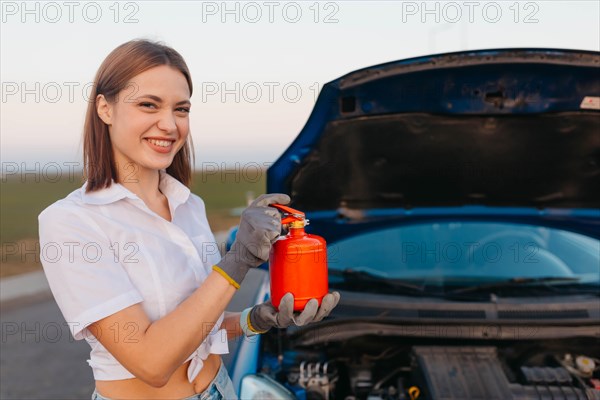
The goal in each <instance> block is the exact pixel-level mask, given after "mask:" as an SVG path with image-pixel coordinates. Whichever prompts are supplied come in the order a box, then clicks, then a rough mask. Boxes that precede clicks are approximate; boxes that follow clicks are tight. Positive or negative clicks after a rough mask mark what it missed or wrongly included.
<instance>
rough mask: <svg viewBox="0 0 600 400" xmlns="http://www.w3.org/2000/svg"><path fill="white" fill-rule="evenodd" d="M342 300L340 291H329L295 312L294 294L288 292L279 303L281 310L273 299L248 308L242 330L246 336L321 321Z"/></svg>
mask: <svg viewBox="0 0 600 400" xmlns="http://www.w3.org/2000/svg"><path fill="white" fill-rule="evenodd" d="M339 301H340V293H339V292H332V293H328V294H326V295H325V296H324V297H323V300H321V306H320V307H319V302H318V301H317V299H311V300H309V301H308V303H306V305H305V306H304V310H302V312H296V313H295V312H294V295H293V294H291V293H286V294H285V295H284V296H283V297H282V298H281V302H280V303H279V311H278V310H277V309H275V307H274V306H273V304H272V303H271V300H270V299H269V300H268V301H266V302H264V303H262V304H258V305H255V306H254V307H252V308H247V309H245V310H244V311H243V312H242V315H241V316H240V322H241V325H242V330H243V331H244V333H245V334H246V336H253V335H255V334H258V333H265V332H267V331H268V330H269V329H271V328H287V327H288V326H290V325H296V326H304V325H308V324H311V323H313V322H318V321H321V320H322V319H323V318H325V317H326V316H328V315H329V313H330V312H331V310H333V309H334V308H335V306H337V304H338V302H339Z"/></svg>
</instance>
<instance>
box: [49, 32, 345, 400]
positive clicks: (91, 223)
mask: <svg viewBox="0 0 600 400" xmlns="http://www.w3.org/2000/svg"><path fill="white" fill-rule="evenodd" d="M92 90H93V93H94V96H93V101H91V102H90V104H89V106H88V109H87V115H86V120H85V127H84V143H83V146H84V152H83V153H84V168H85V169H84V173H85V175H86V177H87V180H86V182H85V183H84V184H83V186H82V187H81V188H79V189H77V190H75V191H73V192H72V193H70V194H69V195H68V196H67V197H66V198H64V199H61V200H59V201H57V202H55V203H54V204H52V205H50V206H48V207H47V208H46V209H45V210H44V211H42V213H41V214H40V215H39V217H38V220H39V237H40V248H41V249H43V250H42V253H41V261H42V265H43V267H44V272H45V274H46V277H47V279H48V282H49V285H50V289H51V290H52V293H53V295H54V298H55V299H56V302H57V304H58V306H59V308H60V310H61V312H62V314H63V316H64V317H65V320H66V321H67V323H68V324H69V326H70V327H72V329H73V331H72V335H73V337H74V338H75V339H76V340H81V339H85V340H86V341H87V342H88V343H89V344H90V346H91V348H92V351H91V354H90V359H89V360H87V361H88V363H89V365H90V366H91V367H92V371H93V374H94V379H95V381H96V387H95V390H94V393H93V394H92V399H100V400H102V399H105V400H106V399H117V398H119V399H120V398H128V399H182V398H185V399H200V398H202V399H215V400H216V399H223V398H225V399H228V400H229V399H235V398H237V396H236V393H235V389H234V387H233V384H232V382H231V379H230V378H229V376H228V373H227V370H226V368H225V366H224V364H223V362H222V360H221V357H220V355H221V354H225V353H228V352H229V348H228V343H227V340H228V339H232V338H235V337H237V336H240V335H242V334H244V335H248V336H249V335H255V334H257V333H263V332H266V331H268V330H269V329H270V328H272V327H278V328H281V327H282V325H281V324H279V323H278V321H279V320H281V321H283V320H285V321H294V316H293V314H292V313H291V311H290V312H289V313H288V314H289V315H288V314H286V315H284V316H282V318H281V319H280V318H278V317H279V313H278V312H277V311H276V310H275V309H274V308H273V306H272V305H271V304H270V303H269V302H265V303H262V304H258V305H256V306H254V307H252V308H248V309H246V310H244V312H242V313H226V312H225V308H226V307H227V305H228V304H229V302H230V300H231V298H232V297H233V295H234V293H235V292H236V290H237V289H239V288H240V284H241V283H242V281H243V280H244V277H245V275H246V273H247V272H248V271H249V269H250V268H255V267H258V266H259V265H261V264H263V263H264V262H265V261H267V259H268V257H269V250H270V248H271V245H272V243H273V242H274V241H275V240H277V238H278V237H279V235H280V233H281V217H280V214H279V212H278V211H277V210H275V209H274V208H272V207H269V205H270V204H272V203H281V204H287V203H288V202H289V201H290V198H289V197H288V196H287V195H285V194H277V193H276V194H270V195H263V196H260V197H259V198H257V199H256V200H255V201H254V202H253V203H252V204H250V205H249V206H248V208H246V209H245V210H244V212H243V213H242V216H241V221H240V228H239V231H238V234H237V237H236V239H235V241H234V243H233V244H232V246H231V250H230V251H229V252H227V253H226V254H225V255H224V256H223V257H221V256H220V254H219V252H218V251H208V249H218V247H217V246H216V243H215V238H214V235H213V234H212V232H211V229H210V226H209V223H208V220H207V218H206V209H205V205H204V201H203V200H202V199H201V198H200V197H199V196H197V195H195V194H194V193H191V191H190V189H189V187H190V181H191V176H192V169H191V165H193V164H192V162H191V160H190V156H191V155H193V151H192V149H193V146H192V144H191V135H190V128H189V127H190V124H189V113H190V107H191V101H190V97H191V95H192V82H191V77H190V73H189V70H188V68H187V66H186V64H185V62H184V60H183V58H182V57H181V55H180V54H179V53H177V52H176V51H175V50H173V49H172V48H170V47H167V46H165V45H163V44H160V43H154V42H150V41H147V40H133V41H130V42H127V43H124V44H123V45H121V46H119V47H117V48H116V49H115V50H113V52H112V53H111V54H109V55H108V57H107V58H106V60H105V61H104V63H103V64H102V65H101V66H100V69H99V70H98V73H97V74H96V77H95V81H94V86H93V89H92ZM198 238H202V240H198ZM57 246H58V248H57ZM61 246H66V247H68V249H67V250H66V251H62V249H61ZM73 246H75V248H76V249H78V246H82V247H81V249H82V251H71V250H72V249H73ZM49 248H53V249H55V250H58V252H56V251H55V252H54V253H52V255H51V257H48V256H47V255H48V254H50V253H49V252H48V251H47V250H48V249H49ZM67 254H68V256H67ZM63 255H64V257H63ZM290 297H291V296H290ZM326 297H327V299H323V301H322V306H321V307H316V304H317V303H316V300H312V301H311V302H309V304H310V306H309V305H307V306H306V307H305V309H304V310H303V311H302V313H298V315H296V319H295V321H296V322H295V323H297V324H299V323H309V322H313V321H318V320H320V319H322V318H324V317H325V316H327V315H328V314H329V312H330V311H331V309H333V307H335V306H336V304H337V301H338V299H339V296H337V294H336V295H334V294H328V295H327V296H326ZM291 301H293V297H291ZM290 310H291V309H290ZM282 313H283V311H282ZM257 316H259V317H261V318H262V319H257ZM256 321H259V322H261V324H260V325H257V324H255V322H256ZM297 321H302V322H297ZM290 323H291V322H290ZM253 324H254V326H260V329H261V331H260V332H257V330H256V329H254V328H253Z"/></svg>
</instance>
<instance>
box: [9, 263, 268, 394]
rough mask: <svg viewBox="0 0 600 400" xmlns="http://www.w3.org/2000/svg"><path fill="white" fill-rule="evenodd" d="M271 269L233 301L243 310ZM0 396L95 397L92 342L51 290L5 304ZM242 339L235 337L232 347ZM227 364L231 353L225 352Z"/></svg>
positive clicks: (250, 279) (255, 274) (253, 275)
mask: <svg viewBox="0 0 600 400" xmlns="http://www.w3.org/2000/svg"><path fill="white" fill-rule="evenodd" d="M265 273H266V272H264V271H254V270H253V271H250V273H249V274H248V276H247V277H246V280H245V281H244V284H243V285H242V288H240V290H239V291H238V293H236V295H235V297H234V298H233V300H232V301H231V302H230V304H229V307H228V310H229V311H241V310H242V309H244V308H245V307H248V306H249V305H251V304H250V300H249V299H251V295H252V293H253V292H254V290H255V288H256V287H257V285H258V284H259V281H260V278H261V277H262V275H264V274H265ZM0 324H1V327H2V332H1V333H2V337H1V343H0V350H1V351H0V399H3V400H4V399H6V400H8V399H18V400H23V399H27V400H29V399H52V400H55V399H56V400H59V399H60V400H66V399H86V400H88V399H90V398H91V395H92V392H93V390H94V378H93V375H92V369H91V368H90V366H89V365H88V364H87V362H86V360H87V359H89V355H90V346H89V345H88V344H87V342H86V341H85V340H80V341H75V340H74V339H73V337H72V336H71V334H70V332H69V330H68V326H67V325H66V322H65V320H64V318H63V317H62V314H61V313H60V310H59V308H58V306H57V305H56V303H55V302H54V298H53V297H52V294H51V293H49V292H48V293H43V294H39V295H35V296H29V297H27V298H22V299H17V300H13V301H10V302H5V303H3V304H1V305H0ZM236 345H237V343H236V342H235V341H232V342H230V345H229V347H230V351H232V352H233V350H235V347H236ZM223 360H224V362H225V364H226V366H229V363H230V361H231V360H230V358H229V357H228V356H227V355H226V356H224V357H223Z"/></svg>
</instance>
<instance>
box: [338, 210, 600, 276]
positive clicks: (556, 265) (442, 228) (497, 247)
mask: <svg viewBox="0 0 600 400" xmlns="http://www.w3.org/2000/svg"><path fill="white" fill-rule="evenodd" d="M328 266H329V270H330V272H332V275H336V273H338V274H337V275H339V272H340V271H346V272H353V273H355V272H360V273H363V274H364V275H369V276H377V277H384V278H388V279H390V280H394V279H395V280H398V279H400V280H406V281H412V282H420V283H424V282H426V283H427V284H430V285H436V282H437V284H438V285H442V284H443V285H444V286H446V285H447V284H448V283H449V282H450V283H451V282H455V283H457V284H459V283H460V284H463V283H465V282H466V283H468V284H473V285H478V284H482V283H486V282H501V281H509V280H514V279H539V278H550V279H554V280H556V281H560V280H561V279H562V278H564V279H563V280H564V281H565V282H571V283H572V282H575V281H576V282H577V284H598V283H599V279H600V241H599V240H597V239H594V238H590V237H587V236H584V235H580V234H577V233H573V232H569V231H565V230H560V229H552V228H547V227H539V226H531V225H522V224H511V223H482V222H436V223H422V224H417V225H408V226H399V227H394V228H388V229H382V230H378V231H374V232H373V231H372V232H369V233H365V234H361V235H358V236H353V237H351V238H349V239H345V240H342V241H338V242H335V243H332V244H329V245H328Z"/></svg>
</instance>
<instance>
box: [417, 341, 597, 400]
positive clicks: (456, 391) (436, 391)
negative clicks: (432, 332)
mask: <svg viewBox="0 0 600 400" xmlns="http://www.w3.org/2000/svg"><path fill="white" fill-rule="evenodd" d="M413 356H414V363H415V364H416V365H415V366H418V367H419V368H420V370H421V374H422V380H423V381H424V386H425V389H426V392H427V396H426V397H427V398H428V399H433V400H436V399H439V400H458V399H463V400H464V399H489V400H508V399H515V400H516V399H518V400H529V399H531V400H533V399H553V400H558V399H586V398H588V397H587V396H586V395H585V394H584V392H583V391H582V390H581V389H579V388H577V387H575V386H573V381H572V378H571V376H570V375H569V374H568V372H567V371H566V370H565V369H564V368H551V367H522V368H521V371H522V373H523V375H524V377H525V382H526V383H527V385H521V384H518V383H511V382H509V380H508V378H507V377H506V374H505V373H504V370H503V369H502V365H501V364H500V361H499V360H498V357H497V351H496V348H495V347H442V346H441V347H413Z"/></svg>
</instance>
